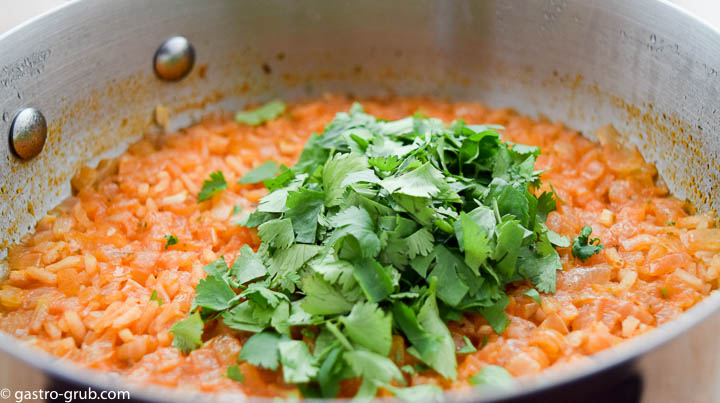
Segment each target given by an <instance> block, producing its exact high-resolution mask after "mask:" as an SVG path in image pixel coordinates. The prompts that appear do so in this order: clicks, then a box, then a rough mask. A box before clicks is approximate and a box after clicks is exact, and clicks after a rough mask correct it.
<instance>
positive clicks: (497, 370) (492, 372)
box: [470, 365, 515, 388]
mask: <svg viewBox="0 0 720 403" xmlns="http://www.w3.org/2000/svg"><path fill="white" fill-rule="evenodd" d="M470 383H472V384H473V385H478V386H490V387H496V388H507V387H510V386H512V385H513V383H515V380H514V379H513V377H512V375H510V373H509V372H508V371H507V370H506V369H505V368H503V367H499V366H497V365H488V366H486V367H485V368H483V369H481V370H480V371H478V372H477V373H476V374H475V375H473V376H472V377H470Z"/></svg>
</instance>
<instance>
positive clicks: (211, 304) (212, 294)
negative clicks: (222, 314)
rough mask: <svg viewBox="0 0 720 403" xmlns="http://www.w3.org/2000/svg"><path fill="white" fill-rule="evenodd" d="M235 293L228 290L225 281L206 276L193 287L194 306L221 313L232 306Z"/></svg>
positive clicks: (230, 289)
mask: <svg viewBox="0 0 720 403" xmlns="http://www.w3.org/2000/svg"><path fill="white" fill-rule="evenodd" d="M235 297H237V295H235V291H233V290H232V288H230V286H229V285H228V283H227V281H225V280H224V279H222V278H220V277H218V276H207V277H205V278H204V279H201V280H200V282H199V283H198V284H197V286H196V287H195V300H194V301H193V302H194V304H195V306H200V307H203V308H207V309H212V310H213V311H222V310H224V309H228V308H230V307H231V306H232V302H233V301H234V300H235Z"/></svg>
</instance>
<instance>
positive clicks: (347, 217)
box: [172, 104, 592, 399]
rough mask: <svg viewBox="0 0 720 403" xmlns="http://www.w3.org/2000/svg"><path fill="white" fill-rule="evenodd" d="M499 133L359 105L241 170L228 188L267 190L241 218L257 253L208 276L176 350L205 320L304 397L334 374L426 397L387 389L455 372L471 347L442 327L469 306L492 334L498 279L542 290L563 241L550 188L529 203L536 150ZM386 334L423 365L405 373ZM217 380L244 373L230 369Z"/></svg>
mask: <svg viewBox="0 0 720 403" xmlns="http://www.w3.org/2000/svg"><path fill="white" fill-rule="evenodd" d="M271 112H273V115H274V111H271ZM243 118H244V119H247V116H245V115H243ZM251 120H252V119H251ZM258 120H259V121H262V119H258ZM500 129H501V128H500V127H498V126H484V125H466V124H465V123H464V122H463V121H456V122H454V123H453V124H451V125H450V126H449V127H446V126H445V125H444V124H443V123H442V122H441V121H440V120H438V119H431V118H423V117H420V116H416V117H408V118H405V119H401V120H397V121H382V120H378V119H376V118H374V117H373V116H370V115H368V114H365V113H364V112H363V110H362V108H361V106H360V105H358V104H356V105H354V106H353V107H352V109H351V110H350V112H349V113H340V114H338V115H337V116H336V117H335V119H334V120H333V121H332V123H330V124H329V125H328V126H327V127H326V129H325V132H324V133H323V134H322V135H313V136H312V137H311V138H310V140H309V141H308V143H307V145H306V146H305V148H304V150H303V152H302V155H301V156H300V159H299V161H298V162H297V164H296V165H295V166H293V167H292V168H286V167H278V166H277V165H275V164H274V163H267V164H264V165H263V166H261V167H259V168H258V169H256V170H254V171H251V172H250V173H248V175H246V177H244V178H243V179H241V180H240V182H241V183H252V182H259V181H263V182H264V184H265V186H266V187H267V188H268V189H269V191H270V193H269V194H268V195H267V196H265V197H264V198H263V199H262V200H261V201H260V203H259V205H258V206H257V209H256V210H255V211H253V212H252V213H250V214H246V215H244V220H243V222H242V225H246V226H248V227H257V229H258V233H259V236H260V238H261V239H262V244H261V245H260V247H259V249H258V251H257V252H256V253H255V252H253V250H252V249H251V248H250V247H249V246H244V247H243V248H242V250H241V251H240V255H239V257H238V258H237V259H236V260H235V261H234V262H233V264H232V266H230V267H228V266H227V264H226V262H225V261H224V260H223V259H220V260H218V261H216V262H214V263H211V264H209V265H207V266H206V267H205V268H204V269H205V271H206V272H207V277H206V278H205V279H203V280H201V281H200V282H199V284H198V285H197V289H196V293H197V294H196V297H195V299H194V301H193V306H192V311H191V312H192V313H191V314H190V316H189V317H188V318H186V319H184V320H182V321H180V322H178V323H177V324H176V325H175V326H173V328H172V332H173V334H174V345H175V346H176V347H178V348H180V349H181V350H183V351H184V352H188V351H191V350H193V349H195V348H197V347H199V346H200V345H201V344H202V339H201V336H202V332H203V327H204V322H208V321H213V320H221V321H223V323H224V324H225V325H226V326H228V327H230V328H232V329H236V330H240V331H247V332H252V333H255V334H254V335H253V336H252V337H250V339H249V340H248V341H247V342H246V343H245V345H244V347H243V349H242V351H241V353H240V356H239V361H240V362H243V361H247V362H249V363H251V364H253V365H256V366H259V367H262V368H267V369H272V370H275V369H281V370H282V375H283V378H284V380H285V382H287V383H294V384H298V386H299V387H300V390H301V391H302V393H303V394H304V395H305V396H306V397H334V396H336V395H337V394H338V382H339V381H340V380H342V379H346V378H362V386H361V387H360V389H359V392H358V397H372V396H374V395H375V394H376V392H377V388H378V387H385V388H388V389H389V390H391V391H392V392H393V393H395V394H397V395H398V396H400V397H403V398H408V399H413V398H414V397H417V396H425V397H427V395H428V394H432V393H438V392H439V388H437V387H436V386H429V385H422V386H415V387H412V388H403V387H398V385H402V384H404V377H403V374H402V372H408V373H412V372H415V371H418V370H434V371H436V372H437V373H438V374H440V375H441V376H442V377H445V378H447V379H455V378H456V376H457V370H456V368H457V362H456V351H457V353H469V352H473V351H476V350H475V347H474V346H473V345H472V343H471V342H470V340H468V339H467V338H465V340H464V343H465V346H457V347H456V345H455V342H454V340H453V338H452V337H451V334H450V332H449V330H448V328H447V326H446V324H445V323H446V322H447V321H449V320H459V319H460V318H461V316H462V314H463V313H464V312H473V313H477V314H480V315H482V316H484V317H485V319H487V321H488V323H489V324H490V326H492V328H493V329H494V330H495V331H496V332H497V333H502V332H503V330H504V329H505V328H506V326H507V325H508V322H509V320H508V318H507V316H506V314H505V311H504V309H505V307H506V306H507V304H508V302H509V298H508V297H507V295H506V294H505V292H504V288H505V286H506V285H507V284H508V283H511V282H515V281H523V280H529V281H530V282H531V283H532V284H533V285H534V286H535V290H530V291H531V292H529V293H528V295H529V296H531V297H533V298H536V299H537V300H539V298H540V297H539V293H538V291H539V292H543V293H552V292H554V291H555V272H556V270H560V269H562V266H561V264H560V258H559V256H558V253H557V251H556V250H555V248H554V246H559V247H568V246H570V242H569V240H568V239H566V238H565V237H563V236H560V235H558V234H556V233H554V232H552V231H550V230H549V229H548V228H547V226H546V225H545V220H546V218H547V215H548V213H549V212H551V211H553V210H554V209H555V199H554V197H553V195H552V194H551V193H548V192H545V193H541V194H540V195H539V196H536V195H535V193H539V190H538V186H539V184H540V181H539V174H540V172H538V171H535V169H534V166H535V159H536V157H537V156H538V154H539V153H540V150H539V149H538V148H537V147H531V146H526V145H521V144H512V143H510V142H503V141H502V139H501V137H500V135H499V133H498V131H497V130H500ZM215 176H216V178H215V181H216V182H218V181H219V180H218V179H219V177H220V176H221V174H220V175H217V173H215ZM211 179H212V178H211ZM223 181H224V178H223ZM213 186H214V188H224V186H215V185H213ZM207 193H210V192H207ZM202 196H207V194H203V195H202ZM588 235H589V234H588ZM591 243H592V242H591ZM581 246H584V248H588V245H587V244H584V245H581ZM588 253H589V252H588ZM393 335H400V336H402V337H403V339H404V340H405V344H406V346H407V347H408V348H407V353H409V354H411V355H413V356H414V357H416V358H417V360H418V361H419V362H421V363H422V364H423V365H420V366H416V367H412V366H404V367H402V372H401V368H400V367H399V366H398V364H399V365H402V364H403V363H402V362H401V361H402V357H401V355H402V354H399V355H398V352H400V353H402V351H401V350H398V348H397V346H395V344H394V343H393V338H392V336H393ZM499 370H502V369H501V368H499V369H498V368H493V371H495V372H493V373H496V372H497V371H499ZM227 374H228V376H229V377H230V378H232V379H236V380H238V381H241V380H242V374H241V372H240V371H239V370H238V368H237V367H236V366H233V367H230V368H229V369H228V372H227ZM501 375H502V374H501ZM501 377H502V376H501ZM485 378H488V379H494V378H497V376H495V375H492V376H490V375H483V376H478V379H485ZM503 379H504V378H503ZM483 382H485V381H483Z"/></svg>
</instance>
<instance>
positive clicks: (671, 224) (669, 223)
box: [665, 221, 675, 226]
mask: <svg viewBox="0 0 720 403" xmlns="http://www.w3.org/2000/svg"><path fill="white" fill-rule="evenodd" d="M665 225H667V226H673V225H675V221H668V222H666V223H665Z"/></svg>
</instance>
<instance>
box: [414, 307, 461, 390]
mask: <svg viewBox="0 0 720 403" xmlns="http://www.w3.org/2000/svg"><path fill="white" fill-rule="evenodd" d="M417 320H418V324H419V325H420V327H421V328H423V329H424V330H425V331H427V332H428V333H429V334H430V335H432V336H433V337H434V338H435V340H436V341H437V349H436V350H435V351H419V350H418V353H419V356H420V357H421V359H422V360H423V362H425V363H426V364H428V365H429V366H430V367H432V368H433V369H434V370H436V371H437V372H438V373H439V374H440V375H442V376H444V377H445V378H446V379H452V380H454V379H455V378H456V377H457V369H456V367H457V361H456V360H455V342H454V341H453V339H452V336H451V335H450V331H449V330H448V328H447V326H445V323H443V321H442V319H440V312H439V311H438V307H437V302H436V301H435V295H433V294H430V295H429V296H428V297H427V299H426V300H425V303H424V304H423V305H422V307H420V310H419V311H418V314H417Z"/></svg>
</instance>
